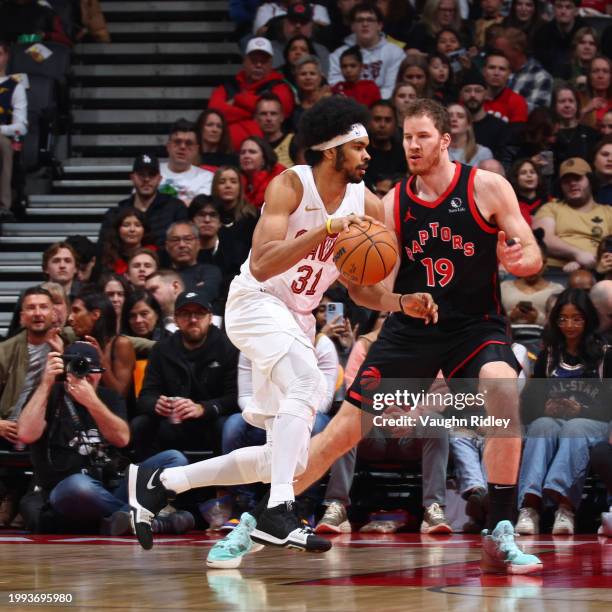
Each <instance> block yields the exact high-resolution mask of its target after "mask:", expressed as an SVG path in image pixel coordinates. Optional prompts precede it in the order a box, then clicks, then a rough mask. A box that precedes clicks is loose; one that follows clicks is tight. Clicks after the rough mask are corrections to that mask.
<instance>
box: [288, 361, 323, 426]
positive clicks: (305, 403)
mask: <svg viewBox="0 0 612 612" xmlns="http://www.w3.org/2000/svg"><path fill="white" fill-rule="evenodd" d="M287 387H288V389H287V395H286V401H283V402H281V406H280V409H279V414H282V413H291V414H295V415H296V416H302V417H303V418H305V419H307V420H308V421H309V422H311V421H312V420H313V419H314V415H315V412H316V411H317V409H318V408H319V406H320V405H321V403H322V402H323V400H324V399H325V395H326V393H325V392H326V381H325V378H324V376H323V374H321V372H320V371H319V370H318V369H317V368H315V369H309V370H306V371H304V372H302V373H300V374H298V375H296V376H295V377H294V378H293V380H291V381H289V382H288V384H287Z"/></svg>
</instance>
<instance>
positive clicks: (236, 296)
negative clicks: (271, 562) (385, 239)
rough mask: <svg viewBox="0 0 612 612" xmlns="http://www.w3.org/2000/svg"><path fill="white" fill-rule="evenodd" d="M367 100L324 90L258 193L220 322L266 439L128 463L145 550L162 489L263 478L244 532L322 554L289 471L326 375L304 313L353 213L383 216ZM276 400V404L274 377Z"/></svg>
mask: <svg viewBox="0 0 612 612" xmlns="http://www.w3.org/2000/svg"><path fill="white" fill-rule="evenodd" d="M367 121H368V112H367V109H366V108H365V107H363V106H361V105H359V104H357V103H356V102H354V101H353V100H352V99H350V98H345V97H330V98H326V99H325V100H322V101H321V102H319V103H318V104H317V105H315V106H314V107H313V108H312V109H310V111H308V112H307V113H305V114H304V117H303V119H302V122H301V124H300V136H301V137H302V139H303V144H304V146H305V147H306V149H307V161H308V162H309V163H310V164H311V165H308V166H294V167H293V168H291V169H290V170H288V171H286V172H284V173H283V174H281V175H280V176H278V177H276V178H275V179H274V180H273V181H272V182H271V183H270V185H269V187H268V189H267V191H266V198H265V202H266V203H265V205H264V208H263V210H262V216H261V218H260V220H259V222H258V224H257V228H256V230H255V233H254V235H253V244H252V249H251V253H250V254H249V257H248V259H247V261H246V262H245V263H244V264H243V266H242V268H241V272H240V275H239V276H237V277H236V278H235V279H234V280H233V282H232V284H231V287H230V291H229V295H228V300H227V306H226V311H225V326H226V330H227V334H228V336H229V338H230V340H231V341H232V342H233V343H234V344H235V345H236V347H237V348H239V349H240V351H242V352H243V353H244V354H245V355H246V356H247V357H248V358H249V359H250V360H251V362H252V364H253V386H254V398H253V399H254V401H253V403H252V405H251V406H250V407H249V408H247V409H246V410H245V411H244V412H243V415H244V418H245V419H246V420H247V421H248V422H249V423H251V424H253V425H255V426H258V427H262V428H264V429H265V430H266V433H267V443H266V444H265V445H263V446H256V447H248V448H241V449H238V450H235V451H233V452H232V453H230V454H228V455H224V456H222V457H215V458H214V459H209V460H207V461H201V462H199V463H196V464H193V465H189V466H185V467H181V468H170V469H166V470H163V471H161V470H148V469H145V468H138V467H137V466H135V465H131V466H130V470H129V483H128V488H129V500H130V506H131V507H132V520H133V523H134V529H135V532H136V535H137V537H138V540H139V542H140V543H141V545H142V546H143V547H144V548H147V549H148V548H151V547H152V545H153V540H152V533H151V521H152V519H153V517H154V516H155V514H156V513H157V512H159V511H160V510H161V509H162V508H163V507H164V506H165V505H166V503H167V500H168V498H169V497H171V496H172V495H175V494H179V493H182V492H184V491H187V490H189V489H193V488H196V487H204V486H214V485H236V484H241V483H251V482H259V481H262V482H271V487H270V496H269V499H268V503H267V508H266V509H265V510H263V511H262V512H261V513H260V514H259V516H258V518H257V525H256V528H255V530H254V531H253V533H252V534H251V536H252V538H253V539H254V540H255V541H257V542H260V543H263V544H272V545H277V546H287V547H293V548H299V549H302V550H309V551H317V552H322V551H325V550H328V549H329V548H330V547H331V544H330V543H329V542H328V541H327V540H325V539H323V538H321V537H319V536H316V535H315V534H314V533H313V532H312V530H309V529H304V528H303V526H302V524H301V522H300V520H299V518H298V516H297V514H296V513H295V512H294V510H293V508H292V502H293V501H294V499H295V498H294V491H293V481H294V478H295V476H296V475H297V474H300V473H301V472H302V471H303V470H304V469H305V467H306V464H307V462H308V447H309V443H310V431H311V428H312V423H313V420H314V416H315V413H316V410H317V408H318V406H319V403H320V402H321V401H322V400H323V398H324V397H325V384H326V383H325V379H324V378H323V375H322V374H321V372H320V371H319V369H318V368H317V360H316V357H315V351H314V346H313V341H314V336H315V321H314V317H313V315H312V314H311V313H312V311H313V310H314V309H315V308H316V307H317V306H318V304H319V302H320V300H321V297H322V295H323V293H324V292H325V290H326V289H327V288H328V287H329V286H330V285H331V284H332V283H333V282H334V281H335V280H336V279H337V278H338V275H339V274H338V270H337V269H336V267H335V265H334V263H333V253H332V251H333V245H334V242H335V239H336V236H337V234H338V233H339V232H341V231H342V230H344V229H346V228H348V226H349V225H350V224H352V223H361V222H363V221H364V220H365V219H368V220H372V221H374V220H380V219H382V216H383V215H382V209H381V204H380V201H379V200H378V198H376V196H374V195H373V194H372V193H370V192H369V191H368V190H367V189H366V188H365V186H364V184H363V182H362V179H363V176H364V174H365V171H366V168H367V162H368V160H369V159H370V156H369V155H368V153H367V151H366V147H367V145H368V143H369V140H368V136H367V132H366V130H365V128H364V124H366V123H367ZM401 303H402V309H403V311H404V313H405V314H408V315H411V316H415V317H419V318H423V319H426V320H430V319H431V318H432V316H433V313H434V311H435V304H434V303H433V300H432V298H431V296H430V295H429V294H426V293H418V294H417V293H415V294H409V295H405V296H404V297H403V299H402V301H401ZM271 386H273V387H276V388H277V389H278V390H280V396H281V397H282V399H281V400H280V401H278V402H274V403H272V402H271V401H270V398H271V397H273V396H274V394H272V393H269V390H270V387H271Z"/></svg>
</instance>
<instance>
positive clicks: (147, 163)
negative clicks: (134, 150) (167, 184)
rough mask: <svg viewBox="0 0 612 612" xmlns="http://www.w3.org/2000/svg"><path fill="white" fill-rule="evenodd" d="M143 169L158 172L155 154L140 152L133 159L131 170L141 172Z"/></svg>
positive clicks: (157, 161)
mask: <svg viewBox="0 0 612 612" xmlns="http://www.w3.org/2000/svg"><path fill="white" fill-rule="evenodd" d="M145 170H149V171H150V172H154V173H155V174H159V160H158V159H157V157H155V155H151V154H149V153H142V154H141V155H139V156H138V157H137V158H136V159H135V160H134V165H133V166H132V172H143V171H145Z"/></svg>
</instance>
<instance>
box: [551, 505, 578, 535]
mask: <svg viewBox="0 0 612 612" xmlns="http://www.w3.org/2000/svg"><path fill="white" fill-rule="evenodd" d="M574 523H575V518H574V513H573V512H572V510H570V508H568V507H567V506H559V508H558V509H557V511H556V512H555V522H554V523H553V528H552V534H553V535H574Z"/></svg>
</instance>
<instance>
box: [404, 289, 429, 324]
mask: <svg viewBox="0 0 612 612" xmlns="http://www.w3.org/2000/svg"><path fill="white" fill-rule="evenodd" d="M400 303H401V305H402V312H403V313H404V314H405V315H408V316H410V317H414V318H415V319H425V323H426V324H429V323H434V324H435V323H437V322H438V305H437V304H436V303H435V302H434V300H433V297H431V294H429V293H405V294H404V295H402V297H401V298H400Z"/></svg>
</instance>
